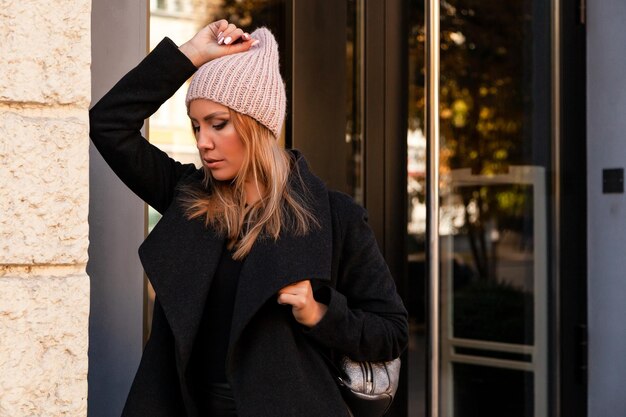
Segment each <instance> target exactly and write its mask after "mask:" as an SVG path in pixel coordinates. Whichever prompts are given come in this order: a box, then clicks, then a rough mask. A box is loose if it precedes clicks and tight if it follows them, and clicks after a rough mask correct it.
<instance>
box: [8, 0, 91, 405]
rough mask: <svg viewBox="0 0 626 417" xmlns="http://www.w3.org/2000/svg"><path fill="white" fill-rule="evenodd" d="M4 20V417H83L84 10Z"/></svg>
mask: <svg viewBox="0 0 626 417" xmlns="http://www.w3.org/2000/svg"><path fill="white" fill-rule="evenodd" d="M0 10H2V12H0V37H1V39H2V41H0V56H1V57H2V58H1V59H0V74H1V75H0V184H1V185H0V415H2V416H11V417H20V416H85V415H86V412H87V363H88V361H87V346H88V316H89V278H88V277H87V274H86V272H85V266H86V263H87V246H88V225H87V214H88V207H89V193H88V191H89V188H88V187H89V182H88V181H89V165H88V161H89V158H88V155H89V153H88V152H89V147H88V144H89V138H88V132H89V122H88V107H89V102H90V91H91V81H90V62H91V41H90V26H91V23H90V12H91V1H88V0H71V1H67V2H32V1H21V2H19V1H9V0H0Z"/></svg>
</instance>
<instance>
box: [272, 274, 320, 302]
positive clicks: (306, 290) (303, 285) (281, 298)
mask: <svg viewBox="0 0 626 417" xmlns="http://www.w3.org/2000/svg"><path fill="white" fill-rule="evenodd" d="M311 302H315V299H314V298H313V289H312V288H311V281H309V280H305V281H299V282H296V283H295V284H291V285H288V286H286V287H284V288H282V289H281V290H280V291H278V303H279V304H288V305H291V306H293V307H294V308H296V309H303V308H306V307H307V305H309V304H310V303H311Z"/></svg>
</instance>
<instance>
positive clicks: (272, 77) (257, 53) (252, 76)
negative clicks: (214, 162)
mask: <svg viewBox="0 0 626 417" xmlns="http://www.w3.org/2000/svg"><path fill="white" fill-rule="evenodd" d="M251 37H252V38H253V39H256V40H258V41H259V43H258V44H257V45H255V46H253V47H252V48H250V49H249V50H248V51H246V52H241V53H237V54H233V55H227V56H223V57H220V58H217V59H214V60H212V61H209V62H207V63H206V64H204V65H202V66H201V67H200V68H199V69H198V71H196V73H195V74H194V76H193V78H192V79H191V83H190V85H189V90H187V98H186V99H185V104H186V105H187V109H189V104H190V103H191V101H193V100H196V99H208V100H211V101H214V102H216V103H220V104H223V105H224V106H226V107H230V108H231V109H233V110H235V111H237V112H239V113H243V114H245V115H248V116H250V117H252V118H254V119H256V120H257V121H259V122H260V123H261V124H262V125H264V126H265V127H267V128H268V129H269V130H270V131H272V133H274V136H275V137H276V138H278V137H279V136H280V131H281V128H282V125H283V121H284V119H285V110H286V104H287V98H286V94H285V85H284V83H283V79H282V77H281V76H280V71H279V66H278V62H279V60H278V44H277V43H276V40H275V39H274V36H273V35H272V33H271V32H270V31H269V30H268V29H267V28H264V27H262V28H259V29H257V30H255V31H254V32H252V34H251Z"/></svg>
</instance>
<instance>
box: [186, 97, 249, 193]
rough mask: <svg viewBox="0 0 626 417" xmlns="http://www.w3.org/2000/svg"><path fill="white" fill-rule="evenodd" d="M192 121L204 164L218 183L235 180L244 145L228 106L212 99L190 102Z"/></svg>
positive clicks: (242, 157) (240, 163)
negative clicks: (231, 118) (232, 120)
mask: <svg viewBox="0 0 626 417" xmlns="http://www.w3.org/2000/svg"><path fill="white" fill-rule="evenodd" d="M189 118H190V119H191V124H192V126H193V131H194V134H195V136H196V146H197V147H198V151H199V152H200V159H201V160H202V165H203V166H204V167H205V168H208V169H209V170H210V171H211V175H212V176H213V178H215V179H216V180H219V181H228V180H232V179H233V178H235V176H236V175H237V173H238V172H239V169H240V168H241V165H242V163H243V160H244V155H245V146H244V144H243V142H242V141H241V138H240V137H239V134H238V133H237V131H236V130H235V127H234V126H233V124H232V122H231V120H230V113H229V111H228V107H226V106H223V105H221V104H218V103H215V102H213V101H211V100H205V99H198V100H193V101H192V102H191V103H189Z"/></svg>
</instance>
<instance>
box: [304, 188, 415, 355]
mask: <svg viewBox="0 0 626 417" xmlns="http://www.w3.org/2000/svg"><path fill="white" fill-rule="evenodd" d="M333 194H335V193H333ZM333 200H335V201H333ZM331 210H332V212H333V217H334V219H333V225H334V227H335V229H338V230H334V231H333V234H338V235H337V236H336V237H334V238H333V243H334V244H336V243H339V244H338V245H335V246H338V247H334V248H333V251H334V253H335V255H334V256H335V257H336V258H337V260H338V262H337V264H338V268H337V270H336V275H337V277H336V282H335V288H333V287H331V286H325V287H322V288H320V289H319V290H317V291H316V293H315V297H316V299H317V300H318V301H320V302H323V303H325V304H327V305H328V311H327V312H326V314H325V315H324V317H323V318H322V320H321V321H320V322H319V323H318V324H317V325H316V326H315V327H313V328H311V329H308V330H305V332H306V333H307V334H308V335H309V336H310V337H312V338H313V339H314V340H316V341H317V342H318V343H319V344H321V345H322V346H324V347H326V348H329V349H332V350H334V351H336V352H341V353H344V354H346V355H347V356H349V357H350V358H352V359H353V360H357V361H359V360H368V361H382V360H391V359H394V358H397V357H399V356H400V354H401V353H402V351H403V350H404V349H405V348H406V345H407V341H408V320H407V317H408V314H407V311H406V309H405V308H404V304H403V303H402V300H401V299H400V296H399V295H398V292H397V290H396V286H395V283H394V281H393V278H392V276H391V273H390V271H389V268H388V266H387V263H386V262H385V260H384V258H383V256H382V254H381V253H380V250H379V248H378V244H377V243H376V239H375V237H374V233H373V231H372V229H371V228H370V227H369V225H368V224H367V213H366V211H365V210H364V209H363V208H362V207H360V206H358V205H357V204H356V203H354V202H353V201H352V199H351V198H350V197H348V196H345V195H341V194H338V193H337V194H335V196H334V198H333V197H332V195H331Z"/></svg>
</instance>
